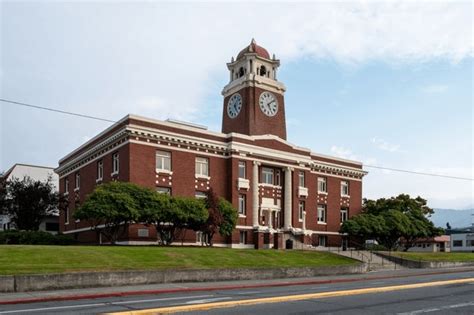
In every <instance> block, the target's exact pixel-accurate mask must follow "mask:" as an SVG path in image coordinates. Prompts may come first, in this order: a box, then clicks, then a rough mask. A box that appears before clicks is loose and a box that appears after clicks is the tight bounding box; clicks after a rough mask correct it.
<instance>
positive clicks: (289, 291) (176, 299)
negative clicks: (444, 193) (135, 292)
mask: <svg viewBox="0 0 474 315" xmlns="http://www.w3.org/2000/svg"><path fill="white" fill-rule="evenodd" d="M458 279H461V281H463V280H462V279H470V280H468V281H466V282H463V283H450V284H443V285H434V286H429V287H422V288H402V289H397V290H396V291H390V292H370V293H367V292H365V293H362V291H360V289H366V288H378V289H377V290H380V288H383V287H388V286H399V285H408V284H421V283H432V282H435V281H450V280H458ZM342 290H358V291H356V292H353V293H350V294H348V295H344V296H336V297H318V298H309V299H303V300H299V301H285V302H280V303H279V302H278V301H271V302H266V303H261V304H254V305H246V306H232V307H228V308H217V309H210V310H207V311H194V312H189V313H190V314H203V313H211V314H265V313H267V314H270V313H271V314H272V315H275V314H315V313H322V314H324V313H327V314H422V313H431V314H474V271H469V272H459V273H446V274H438V275H424V276H414V275H411V276H408V277H402V278H389V279H372V280H362V281H354V282H340V283H328V284H319V285H297V286H296V285H295V286H293V285H290V286H280V287H259V288H249V289H238V290H235V289H234V290H220V291H200V292H189V293H183V292H181V293H173V294H159V295H141V296H124V297H110V298H99V299H90V300H72V301H54V302H42V303H29V304H15V305H0V315H2V314H97V313H105V312H125V311H134V310H143V309H156V308H163V307H171V306H191V305H207V304H208V303H217V302H232V303H233V302H235V301H242V300H248V299H260V298H273V297H279V298H282V297H292V296H296V295H302V294H318V293H322V292H335V291H342Z"/></svg>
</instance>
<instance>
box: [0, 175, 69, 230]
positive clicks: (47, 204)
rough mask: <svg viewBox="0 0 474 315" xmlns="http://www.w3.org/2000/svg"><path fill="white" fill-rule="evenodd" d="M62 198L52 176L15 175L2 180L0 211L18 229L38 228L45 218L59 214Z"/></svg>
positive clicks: (0, 184)
mask: <svg viewBox="0 0 474 315" xmlns="http://www.w3.org/2000/svg"><path fill="white" fill-rule="evenodd" d="M61 201H62V199H61V198H60V197H59V194H58V193H57V191H56V187H55V186H54V184H53V181H52V178H51V177H48V179H47V180H46V181H40V180H34V179H32V178H31V177H29V176H25V177H23V179H19V178H15V177H14V178H12V179H10V180H7V181H4V182H2V183H0V213H2V214H6V215H8V216H9V217H10V220H11V222H12V223H13V225H14V227H15V228H17V229H19V230H30V231H37V230H38V229H39V226H40V224H41V222H42V221H43V220H44V218H46V217H47V216H50V215H56V214H58V211H59V210H58V208H59V204H60V202H61Z"/></svg>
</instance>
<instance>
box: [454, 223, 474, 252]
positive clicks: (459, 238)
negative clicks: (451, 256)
mask: <svg viewBox="0 0 474 315" xmlns="http://www.w3.org/2000/svg"><path fill="white" fill-rule="evenodd" d="M448 232H449V233H450V234H451V250H452V251H453V252H474V225H472V226H471V227H468V228H464V229H454V230H449V231H448Z"/></svg>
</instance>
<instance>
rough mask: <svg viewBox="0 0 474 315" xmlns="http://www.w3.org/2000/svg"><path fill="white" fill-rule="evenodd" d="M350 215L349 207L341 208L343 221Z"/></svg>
mask: <svg viewBox="0 0 474 315" xmlns="http://www.w3.org/2000/svg"><path fill="white" fill-rule="evenodd" d="M348 216H349V210H348V209H347V208H342V209H341V223H343V222H344V221H347V219H348Z"/></svg>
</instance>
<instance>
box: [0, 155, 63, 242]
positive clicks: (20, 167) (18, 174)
mask: <svg viewBox="0 0 474 315" xmlns="http://www.w3.org/2000/svg"><path fill="white" fill-rule="evenodd" d="M25 176H29V177H30V178H31V179H33V180H39V181H42V182H44V181H47V180H48V178H49V177H51V179H52V183H53V185H54V187H55V190H56V191H58V188H59V176H58V174H56V173H55V172H54V168H52V167H45V166H38V165H28V164H19V163H17V164H15V165H13V166H12V167H11V168H10V169H9V170H8V171H6V172H5V173H3V174H1V175H0V181H2V182H3V181H8V180H11V179H13V178H18V179H20V180H22V179H23V178H24V177H25ZM14 228H15V227H14V226H13V224H12V222H11V221H10V218H9V217H8V216H7V215H0V231H3V230H10V229H14ZM40 230H41V231H47V232H50V233H54V234H56V233H58V231H59V214H56V215H52V216H49V217H47V218H45V219H44V221H43V222H42V223H41V225H40Z"/></svg>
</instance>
